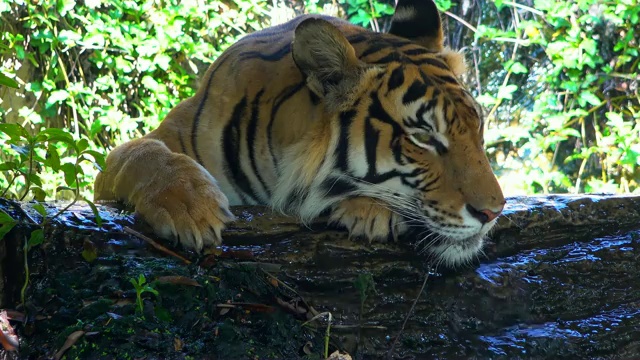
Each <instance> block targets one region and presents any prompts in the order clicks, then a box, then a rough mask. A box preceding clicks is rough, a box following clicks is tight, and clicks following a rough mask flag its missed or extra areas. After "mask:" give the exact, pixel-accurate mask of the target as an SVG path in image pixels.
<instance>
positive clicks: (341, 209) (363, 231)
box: [329, 197, 407, 241]
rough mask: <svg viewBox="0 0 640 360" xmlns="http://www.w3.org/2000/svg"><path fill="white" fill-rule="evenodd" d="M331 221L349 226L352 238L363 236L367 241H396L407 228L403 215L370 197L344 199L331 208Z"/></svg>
mask: <svg viewBox="0 0 640 360" xmlns="http://www.w3.org/2000/svg"><path fill="white" fill-rule="evenodd" d="M329 223H331V224H336V225H340V226H343V227H345V228H347V230H349V237H351V238H354V237H363V238H365V239H366V240H367V241H387V240H390V239H392V240H394V241H395V240H397V237H398V235H400V234H402V233H404V232H405V231H406V230H407V225H406V223H405V220H404V219H403V217H402V216H400V215H398V214H396V213H395V212H393V211H391V210H389V208H388V207H387V206H385V205H384V204H382V203H381V202H380V201H379V200H376V199H373V198H369V197H354V198H350V199H346V200H342V201H341V202H339V203H338V204H336V205H335V206H334V207H333V209H332V210H331V215H330V216H329Z"/></svg>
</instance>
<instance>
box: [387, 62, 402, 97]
mask: <svg viewBox="0 0 640 360" xmlns="http://www.w3.org/2000/svg"><path fill="white" fill-rule="evenodd" d="M402 84H404V69H403V67H402V66H398V67H397V68H395V69H393V71H392V72H391V76H389V81H388V82H387V87H388V89H389V91H392V90H395V89H397V88H399V87H400V86H402Z"/></svg>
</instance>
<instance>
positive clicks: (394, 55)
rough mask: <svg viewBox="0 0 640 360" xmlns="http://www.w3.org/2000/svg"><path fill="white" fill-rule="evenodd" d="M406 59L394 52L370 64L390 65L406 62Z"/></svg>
mask: <svg viewBox="0 0 640 360" xmlns="http://www.w3.org/2000/svg"><path fill="white" fill-rule="evenodd" d="M406 60H407V59H406V58H405V57H404V56H402V54H399V53H397V52H392V53H389V54H387V55H386V56H383V57H381V58H380V59H378V60H374V61H371V62H370V64H388V63H390V62H406Z"/></svg>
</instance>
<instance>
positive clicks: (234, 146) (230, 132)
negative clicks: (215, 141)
mask: <svg viewBox="0 0 640 360" xmlns="http://www.w3.org/2000/svg"><path fill="white" fill-rule="evenodd" d="M246 110H247V97H246V96H245V97H243V98H242V100H240V102H238V103H237V104H236V106H235V107H234V108H233V114H232V115H231V119H229V123H228V124H227V126H225V128H224V131H223V133H222V142H223V151H224V157H225V160H226V170H227V171H226V172H227V173H231V176H232V178H233V182H232V186H234V187H235V188H239V189H240V190H241V191H242V193H244V194H246V195H248V196H249V197H251V199H252V200H253V201H254V202H259V201H258V197H257V196H256V194H255V192H254V190H253V189H252V187H251V183H250V182H249V179H248V178H247V175H246V174H245V173H244V171H243V170H242V166H241V165H240V162H241V159H240V155H241V154H240V141H241V129H240V126H241V122H242V119H243V118H244V117H245V112H246ZM238 193H240V192H238ZM242 193H240V195H241V196H242ZM244 199H245V198H244V196H243V201H244Z"/></svg>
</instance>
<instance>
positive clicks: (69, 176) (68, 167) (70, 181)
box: [60, 163, 78, 191]
mask: <svg viewBox="0 0 640 360" xmlns="http://www.w3.org/2000/svg"><path fill="white" fill-rule="evenodd" d="M60 169H62V172H64V182H65V183H66V184H67V185H68V186H73V185H74V184H75V182H76V176H77V175H78V169H76V166H75V165H74V164H72V163H64V164H62V165H61V166H60ZM74 191H75V190H74Z"/></svg>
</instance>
